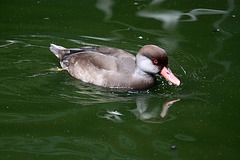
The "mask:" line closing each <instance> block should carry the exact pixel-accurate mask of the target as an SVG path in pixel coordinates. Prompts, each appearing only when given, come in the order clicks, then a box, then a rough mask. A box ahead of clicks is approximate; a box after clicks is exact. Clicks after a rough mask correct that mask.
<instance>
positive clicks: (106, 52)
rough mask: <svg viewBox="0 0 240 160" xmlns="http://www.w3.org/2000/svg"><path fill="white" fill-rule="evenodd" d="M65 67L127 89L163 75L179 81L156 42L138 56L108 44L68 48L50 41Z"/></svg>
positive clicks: (89, 80)
mask: <svg viewBox="0 0 240 160" xmlns="http://www.w3.org/2000/svg"><path fill="white" fill-rule="evenodd" d="M50 50H51V51H52V52H53V53H54V54H55V55H56V56H57V57H58V59H59V61H60V64H61V66H62V69H64V70H67V71H68V72H69V73H70V75H71V76H73V77H75V78H77V79H79V80H82V81H83V82H87V83H92V84H95V85H98V86H103V87H109V88H124V89H146V88H150V87H152V86H154V85H155V84H156V77H155V75H157V74H158V75H162V76H163V77H165V78H166V79H167V80H168V81H170V82H172V83H173V84H175V85H177V86H178V85H180V81H179V80H178V79H177V78H176V77H175V76H174V75H173V73H172V72H171V70H170V68H169V67H168V56H167V54H166V52H165V51H164V50H163V49H162V48H160V47H158V46H156V45H145V46H143V47H142V48H141V49H140V50H139V52H138V54H137V55H136V57H135V56H134V55H132V54H130V53H128V52H126V51H123V50H121V49H116V48H107V47H82V48H73V49H66V48H64V47H62V46H57V45H55V44H51V46H50Z"/></svg>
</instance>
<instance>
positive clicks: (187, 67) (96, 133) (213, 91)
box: [0, 0, 240, 160]
mask: <svg viewBox="0 0 240 160" xmlns="http://www.w3.org/2000/svg"><path fill="white" fill-rule="evenodd" d="M237 3H238V2H236V1H234V0H225V1H221V2H216V1H204V2H203V1H194V2H191V3H190V2H189V1H181V2H180V1H176V0H173V1H166V0H153V1H144V0H143V1H139V0H134V1H126V2H123V1H119V0H96V1H86V0H85V1H76V0H71V1H59V0H58V1H45V0H33V1H30V0H23V1H15V0H11V1H5V2H2V3H1V6H0V8H1V10H0V15H1V16H0V17H1V18H0V19H1V25H0V31H1V32H0V54H1V60H0V64H1V65H0V73H1V78H0V100H1V103H0V104H1V105H0V110H1V111H0V127H1V132H0V152H1V154H0V157H1V159H46V158H47V159H103V160H105V159H134V160H135V159H148V160H149V159H216V158H217V159H239V158H240V156H239V153H238V151H239V147H240V145H239V143H240V136H239V130H240V118H239V103H238V102H239V91H240V87H239V83H238V82H239V78H240V77H239V75H240V74H239V69H240V66H239V52H240V47H239V46H238V44H239V42H240V40H239V33H240V29H239V16H240V15H239V12H238V10H239V6H238V5H239V4H237ZM51 43H54V44H57V45H61V46H64V47H67V48H74V47H82V46H107V47H116V48H121V49H124V50H126V51H129V52H131V53H132V54H134V55H136V54H137V52H138V50H139V49H140V48H141V47H142V46H143V45H146V44H155V45H158V46H160V47H162V48H164V49H165V50H166V51H167V53H168V55H169V66H170V67H171V70H172V71H173V72H174V74H175V75H176V76H177V77H178V78H179V79H180V80H181V85H180V86H178V87H176V86H173V85H171V84H169V83H168V82H167V81H166V80H165V79H164V78H162V77H158V85H157V86H155V87H153V88H150V89H148V90H142V91H122V90H113V89H107V88H102V87H98V86H94V85H91V84H86V83H83V82H81V81H78V80H76V79H74V78H72V77H71V76H70V75H69V74H68V73H67V72H65V71H61V72H60V71H56V69H57V68H58V67H60V65H59V62H58V60H57V58H56V57H55V56H54V55H53V54H52V53H51V52H50V50H49V46H50V44H51ZM167 102H172V103H170V104H168V103H167ZM173 102H174V103H173ZM173 146H176V147H175V148H174V147H173Z"/></svg>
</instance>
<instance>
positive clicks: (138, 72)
mask: <svg viewBox="0 0 240 160" xmlns="http://www.w3.org/2000/svg"><path fill="white" fill-rule="evenodd" d="M133 76H136V77H152V75H151V74H149V73H146V72H144V71H143V70H141V69H140V68H139V67H138V66H137V65H136V69H135V72H134V74H133Z"/></svg>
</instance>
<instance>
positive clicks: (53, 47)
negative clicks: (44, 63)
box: [50, 44, 68, 60]
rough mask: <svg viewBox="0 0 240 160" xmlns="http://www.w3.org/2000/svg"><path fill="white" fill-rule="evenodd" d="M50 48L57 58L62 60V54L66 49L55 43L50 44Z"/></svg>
mask: <svg viewBox="0 0 240 160" xmlns="http://www.w3.org/2000/svg"><path fill="white" fill-rule="evenodd" d="M50 50H51V51H52V52H53V53H54V54H55V55H56V56H57V57H58V59H59V60H62V57H63V56H64V54H66V53H67V52H68V50H67V49H66V48H64V47H62V46H57V45H55V44H51V46H50Z"/></svg>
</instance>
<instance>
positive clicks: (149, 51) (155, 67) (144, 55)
mask: <svg viewBox="0 0 240 160" xmlns="http://www.w3.org/2000/svg"><path fill="white" fill-rule="evenodd" d="M136 58H137V62H136V63H137V67H138V68H139V69H140V70H141V71H142V72H144V73H147V74H160V75H162V76H163V77H165V78H166V79H167V80H168V81H170V82H172V83H173V84H175V85H177V86H179V85H180V81H179V80H178V78H177V77H175V76H174V75H173V73H172V71H171V70H170V68H169V67H168V56H167V53H166V52H165V51H164V50H163V49H162V48H160V47H158V46H155V45H145V46H143V47H142V48H141V49H140V50H139V52H138V54H137V56H136Z"/></svg>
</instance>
